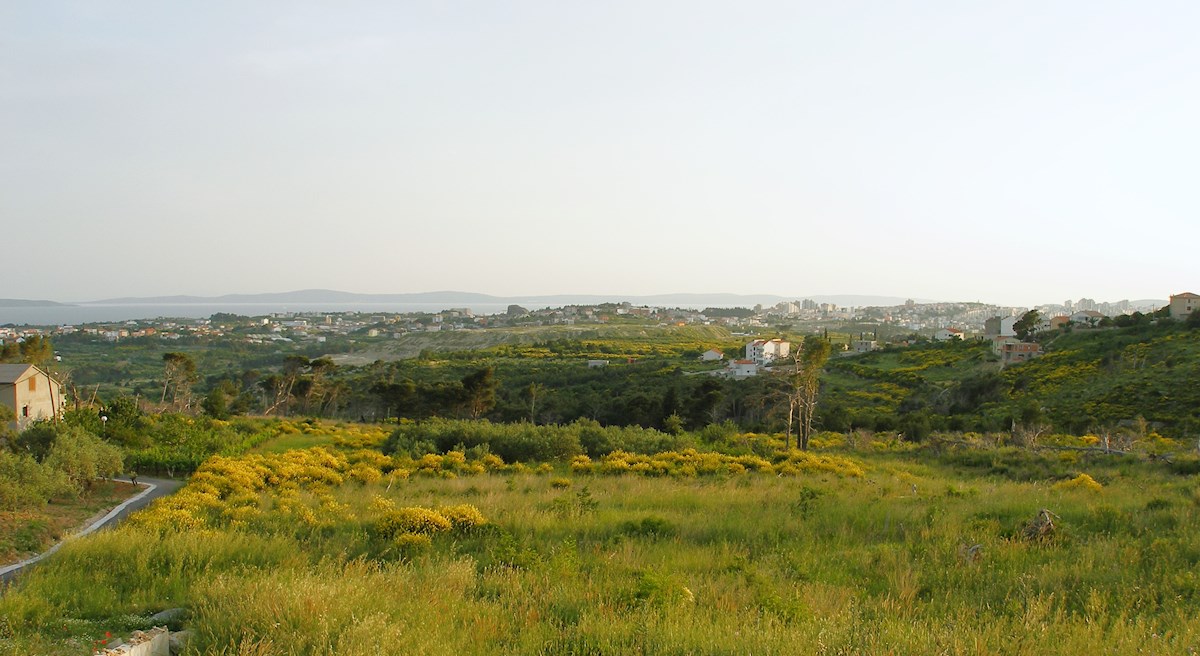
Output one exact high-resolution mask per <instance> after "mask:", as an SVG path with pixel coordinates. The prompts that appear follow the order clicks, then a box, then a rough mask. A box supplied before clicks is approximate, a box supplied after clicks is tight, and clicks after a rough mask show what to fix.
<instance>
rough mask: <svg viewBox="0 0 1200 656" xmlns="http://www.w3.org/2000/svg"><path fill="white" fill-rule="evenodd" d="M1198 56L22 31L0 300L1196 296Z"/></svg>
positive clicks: (550, 8)
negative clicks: (282, 294) (292, 294)
mask: <svg viewBox="0 0 1200 656" xmlns="http://www.w3.org/2000/svg"><path fill="white" fill-rule="evenodd" d="M335 5H336V6H335ZM1198 33H1200V3H1196V2H1192V1H1190V0H1189V1H1187V2H1170V1H1160V2H1154V3H1145V2H1104V1H1094V0H1089V1H1079V2H1068V1H1056V2H1045V0H1039V1H1037V2H1032V1H1028V2H1026V1H1013V2H961V1H960V0H953V1H936V0H929V1H924V0H922V1H920V2H882V1H874V2H865V1H854V0H848V1H845V2H828V1H822V2H807V1H803V0H791V1H786V2H739V3H730V2H709V1H707V0H687V1H680V2H674V1H671V2H665V1H664V2H657V1H647V0H639V1H636V2H626V1H624V0H606V1H605V2H573V1H565V0H554V1H545V2H523V1H520V0H514V1H511V2H491V1H489V2H467V1H462V2H445V1H436V2H433V1H431V2H403V1H397V0H389V1H378V2H368V1H363V2H356V1H353V0H351V1H347V2H339V3H329V2H304V1H301V0H289V1H286V2H269V1H260V2H242V1H236V2H235V1H224V0H211V1H207V2H193V3H175V2H161V1H160V0H153V1H138V0H127V1H119V2H118V1H109V0H86V1H79V2H59V1H54V0H38V1H24V0H10V1H8V2H4V3H0V225H2V226H3V228H4V230H3V233H4V234H5V235H6V238H5V239H4V240H3V241H4V243H5V246H6V248H5V258H6V259H7V260H8V262H7V264H8V266H7V267H6V269H7V272H8V273H7V275H5V276H2V277H0V298H46V299H52V300H59V301H76V300H94V299H100V298H110V297H117V296H151V295H168V294H196V295H220V294H227V293H256V292H275V291H287V290H295V289H306V288H323V289H338V290H344V291H353V292H365V293H401V292H420V291H434V290H460V291H473V292H482V293H489V294H496V295H507V296H519V295H534V294H570V293H580V294H630V295H632V294H657V293H675V292H696V293H704V292H734V293H745V294H779V295H783V296H794V297H803V296H806V295H818V294H879V295H894V296H903V297H916V298H925V299H937V300H948V301H951V300H958V301H983V302H993V303H999V304H1011V305H1024V306H1028V305H1034V304H1039V303H1047V302H1061V301H1063V300H1065V299H1068V298H1080V297H1085V296H1086V297H1089V298H1094V299H1097V300H1102V301H1103V300H1108V301H1115V300H1120V299H1131V300H1133V299H1142V298H1162V299H1165V298H1166V297H1167V296H1168V295H1169V294H1173V293H1178V292H1182V291H1188V290H1191V291H1196V292H1200V259H1198V258H1197V257H1196V247H1195V244H1196V243H1197V238H1198V237H1200V193H1197V190H1196V180H1197V179H1198V176H1197V174H1198V173H1200V162H1198V161H1197V158H1198V157H1200V125H1198V122H1200V73H1198V71H1200V39H1197V38H1195V35H1196V34H1198Z"/></svg>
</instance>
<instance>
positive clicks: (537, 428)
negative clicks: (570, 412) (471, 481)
mask: <svg viewBox="0 0 1200 656" xmlns="http://www.w3.org/2000/svg"><path fill="white" fill-rule="evenodd" d="M690 445H691V444H690V438H689V437H687V436H686V435H671V434H669V433H664V432H662V431H659V430H655V429H653V428H641V427H637V426H608V427H604V426H601V425H600V424H598V423H597V422H595V421H590V420H585V419H581V420H578V421H575V422H572V423H570V424H566V425H563V426H559V425H535V424H531V423H516V424H494V423H491V422H489V421H465V420H430V421H424V422H419V423H410V424H402V425H401V426H400V427H399V428H397V429H396V430H395V431H393V432H392V434H391V435H390V436H388V438H387V440H386V441H385V442H384V444H383V452H384V453H387V454H407V455H409V456H412V457H419V456H421V455H425V454H428V453H444V452H446V451H450V450H453V449H460V448H465V449H472V448H481V447H486V448H487V450H488V451H489V452H490V453H493V454H495V455H496V456H499V457H500V458H502V459H503V460H504V461H505V462H510V463H515V462H530V461H535V462H539V461H540V462H546V461H554V460H557V461H570V460H571V459H572V458H574V457H575V456H577V455H581V454H587V455H588V456H591V457H600V456H604V455H607V454H609V453H612V452H614V451H628V452H632V453H647V454H648V453H657V452H661V451H667V450H672V449H678V448H684V447H687V446H690Z"/></svg>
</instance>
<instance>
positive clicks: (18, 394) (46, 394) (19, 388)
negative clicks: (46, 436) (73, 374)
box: [0, 369, 62, 429]
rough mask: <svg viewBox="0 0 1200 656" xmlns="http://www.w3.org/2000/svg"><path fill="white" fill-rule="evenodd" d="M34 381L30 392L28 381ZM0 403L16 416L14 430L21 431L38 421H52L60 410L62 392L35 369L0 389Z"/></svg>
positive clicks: (47, 377)
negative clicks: (10, 409)
mask: <svg viewBox="0 0 1200 656" xmlns="http://www.w3.org/2000/svg"><path fill="white" fill-rule="evenodd" d="M31 379H32V380H33V381H34V387H35V389H33V390H32V391H31V390H30V389H29V381H30V380H31ZM0 402H3V403H4V404H5V405H7V406H8V407H10V408H12V410H13V412H14V413H15V414H16V415H17V420H16V424H15V426H14V427H15V428H18V429H21V428H24V427H25V426H27V425H29V424H30V423H32V422H34V421H37V420H39V419H53V418H54V417H56V416H58V412H59V410H60V409H61V403H62V392H61V389H60V388H59V386H58V383H56V382H54V381H53V380H51V379H50V377H49V376H47V375H46V374H45V373H43V372H41V371H38V370H36V369H34V370H31V371H30V373H29V374H28V375H26V376H23V377H22V378H20V379H18V380H17V382H16V383H15V384H13V385H11V386H9V385H5V386H4V388H3V389H0Z"/></svg>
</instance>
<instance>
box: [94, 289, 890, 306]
mask: <svg viewBox="0 0 1200 656" xmlns="http://www.w3.org/2000/svg"><path fill="white" fill-rule="evenodd" d="M804 298H807V299H811V300H813V301H816V302H818V303H833V304H835V305H844V306H856V307H857V306H864V305H897V304H900V303H903V302H904V301H905V299H903V298H900V297H898V296H870V295H858V294H833V295H818V296H803V297H786V296H775V295H771V294H653V295H648V296H636V295H621V294H554V295H534V296H492V295H490V294H478V293H474V292H455V291H440V292H419V293H409V294H356V293H353V292H341V291H335V290H329V289H304V290H299V291H292V292H279V293H270V294H226V295H224V296H150V297H124V298H109V299H104V300H101V301H86V302H82V303H80V305H226V304H228V305H242V304H244V305H261V304H275V303H304V304H313V303H336V304H338V305H347V304H355V303H363V304H372V305H374V304H400V303H421V304H445V305H454V306H470V305H472V304H489V305H503V304H518V305H520V304H530V305H538V306H560V305H595V304H598V303H621V302H629V303H632V304H634V305H659V306H664V305H665V306H687V307H694V306H712V307H732V306H754V305H756V304H760V303H761V304H762V305H774V304H776V303H779V302H782V301H796V300H801V299H804Z"/></svg>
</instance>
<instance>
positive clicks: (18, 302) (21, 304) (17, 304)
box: [0, 298, 69, 308]
mask: <svg viewBox="0 0 1200 656" xmlns="http://www.w3.org/2000/svg"><path fill="white" fill-rule="evenodd" d="M67 305H69V304H68V303H56V302H55V301H42V300H30V299H23V298H0V308H29V307H66V306H67Z"/></svg>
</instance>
